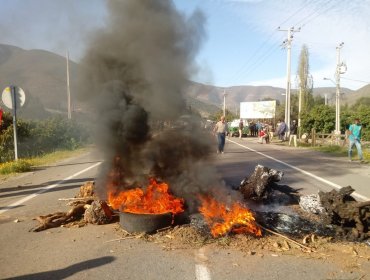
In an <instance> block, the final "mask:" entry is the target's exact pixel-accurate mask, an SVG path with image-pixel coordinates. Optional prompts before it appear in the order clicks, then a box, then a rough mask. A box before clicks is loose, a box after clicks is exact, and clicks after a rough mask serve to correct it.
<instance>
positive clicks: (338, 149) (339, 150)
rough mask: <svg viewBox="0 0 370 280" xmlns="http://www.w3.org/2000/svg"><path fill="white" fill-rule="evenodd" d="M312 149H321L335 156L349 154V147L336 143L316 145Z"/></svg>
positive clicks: (320, 150)
mask: <svg viewBox="0 0 370 280" xmlns="http://www.w3.org/2000/svg"><path fill="white" fill-rule="evenodd" d="M312 149H313V150H315V151H319V152H324V153H330V154H332V155H335V156H347V155H348V148H347V147H342V146H336V145H331V146H316V147H312Z"/></svg>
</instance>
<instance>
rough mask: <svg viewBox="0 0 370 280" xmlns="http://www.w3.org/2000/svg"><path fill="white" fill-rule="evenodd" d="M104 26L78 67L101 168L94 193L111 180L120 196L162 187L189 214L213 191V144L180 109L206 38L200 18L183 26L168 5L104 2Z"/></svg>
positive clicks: (148, 0)
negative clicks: (151, 185)
mask: <svg viewBox="0 0 370 280" xmlns="http://www.w3.org/2000/svg"><path fill="white" fill-rule="evenodd" d="M108 6H109V12H110V15H109V16H108V19H109V21H108V23H107V26H106V28H105V29H104V30H101V31H99V32H97V33H95V34H94V35H93V37H92V38H91V42H90V47H89V48H88V50H87V53H86V56H85V57H84V58H83V59H82V67H81V68H82V69H83V72H82V73H81V90H80V98H82V99H83V100H85V101H87V102H89V104H90V108H91V109H92V110H93V111H94V113H95V116H96V119H94V122H95V127H96V128H97V146H98V148H99V150H101V151H102V152H103V155H104V157H105V163H104V166H103V168H102V170H101V175H100V178H99V179H98V180H97V186H98V188H100V191H101V196H103V197H104V195H105V193H106V189H105V186H106V183H107V182H106V181H107V176H108V175H109V174H110V175H112V170H115V172H114V174H115V175H114V182H115V184H116V185H117V186H118V188H120V189H125V188H133V187H137V186H140V185H142V186H145V184H146V183H147V181H146V180H147V179H148V177H149V176H154V177H156V178H159V179H161V180H164V181H165V182H167V183H169V185H170V189H171V191H172V192H173V193H174V194H175V195H178V196H181V197H184V198H185V200H186V201H187V204H188V206H189V207H190V208H192V207H193V206H194V199H195V198H196V194H197V193H202V192H208V191H209V190H210V189H211V188H214V187H216V186H217V185H218V184H220V183H219V180H217V176H216V175H215V174H216V173H215V171H214V170H213V169H212V168H211V167H209V166H208V164H207V161H208V158H207V157H208V155H209V154H210V151H211V146H210V145H213V144H212V141H211V140H210V139H209V134H208V133H207V132H205V131H204V130H203V129H202V127H201V125H200V124H201V123H200V119H197V118H196V117H195V116H194V115H191V114H190V110H189V108H187V106H186V102H185V98H184V91H185V89H186V86H187V84H188V79H189V77H190V74H191V73H192V71H196V66H195V64H194V63H193V61H194V56H195V55H196V53H197V51H198V49H199V47H200V45H201V43H202V40H203V38H204V36H205V32H204V24H205V18H204V16H203V14H202V13H201V12H199V11H196V12H195V13H194V14H193V15H192V16H190V17H189V18H185V16H184V15H182V14H180V13H178V12H177V11H176V10H175V7H174V5H173V3H172V2H171V1H170V0H156V1H152V0H125V1H109V2H108Z"/></svg>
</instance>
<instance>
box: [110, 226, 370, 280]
mask: <svg viewBox="0 0 370 280" xmlns="http://www.w3.org/2000/svg"><path fill="white" fill-rule="evenodd" d="M115 230H116V232H117V235H118V236H119V239H122V240H125V239H128V238H139V239H142V240H146V241H148V242H153V243H156V244H158V245H160V246H162V248H163V250H180V249H199V248H201V247H203V246H207V247H208V246H209V247H213V248H215V249H220V250H222V249H234V250H239V251H241V252H243V253H245V254H246V255H250V256H256V257H260V258H263V257H264V256H266V255H270V256H274V257H279V256H282V255H290V256H296V257H299V258H305V259H318V260H323V261H325V262H326V263H333V264H336V265H338V266H339V267H341V269H342V270H343V271H347V272H353V271H361V272H363V273H365V274H364V275H366V273H369V272H370V271H369V267H370V245H369V244H367V243H365V242H363V243H354V242H343V241H334V240H333V239H332V238H331V237H318V236H314V235H312V236H310V237H309V238H308V239H307V240H306V244H305V247H308V248H309V249H306V248H302V247H301V246H299V245H297V244H295V243H294V242H292V241H290V240H287V239H285V238H283V237H280V236H276V235H274V234H271V233H268V232H264V234H263V236H262V237H259V238H257V237H254V236H251V235H246V234H237V235H229V236H225V237H221V238H213V237H212V236H211V235H210V234H209V233H208V234H207V233H205V232H202V231H201V230H199V229H196V228H195V227H193V226H191V225H181V226H176V227H174V228H169V229H166V230H163V231H160V232H157V233H155V234H152V235H149V234H143V233H141V234H129V233H127V232H126V231H125V230H123V229H122V228H121V227H120V225H119V224H117V225H116V226H115ZM295 241H297V242H299V243H301V244H303V240H295ZM363 279H366V278H363Z"/></svg>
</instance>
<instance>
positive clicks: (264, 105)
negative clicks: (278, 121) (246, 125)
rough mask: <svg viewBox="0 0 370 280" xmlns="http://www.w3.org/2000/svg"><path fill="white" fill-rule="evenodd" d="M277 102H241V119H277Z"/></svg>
mask: <svg viewBox="0 0 370 280" xmlns="http://www.w3.org/2000/svg"><path fill="white" fill-rule="evenodd" d="M275 110H276V100H272V101H257V102H240V118H241V119H273V118H275Z"/></svg>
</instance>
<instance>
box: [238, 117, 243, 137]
mask: <svg viewBox="0 0 370 280" xmlns="http://www.w3.org/2000/svg"><path fill="white" fill-rule="evenodd" d="M243 128H244V122H243V120H242V119H240V122H239V138H240V139H242V135H243Z"/></svg>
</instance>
